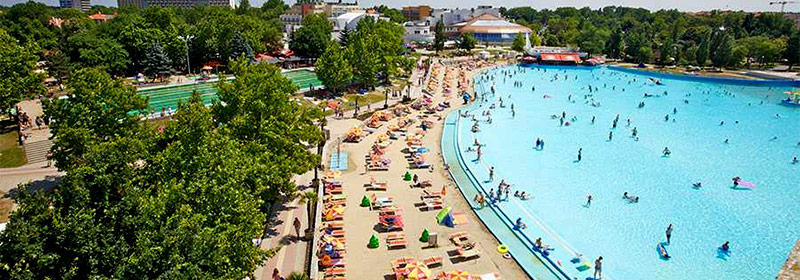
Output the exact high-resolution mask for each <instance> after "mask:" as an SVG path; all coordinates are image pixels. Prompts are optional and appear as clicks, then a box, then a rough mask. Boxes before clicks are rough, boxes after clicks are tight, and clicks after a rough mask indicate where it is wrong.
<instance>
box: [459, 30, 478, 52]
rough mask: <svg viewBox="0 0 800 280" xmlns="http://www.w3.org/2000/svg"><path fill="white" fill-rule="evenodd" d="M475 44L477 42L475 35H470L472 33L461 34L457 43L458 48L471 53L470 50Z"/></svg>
mask: <svg viewBox="0 0 800 280" xmlns="http://www.w3.org/2000/svg"><path fill="white" fill-rule="evenodd" d="M477 43H478V40H477V39H475V35H472V33H464V34H461V39H460V40H459V42H458V47H459V48H461V49H463V50H465V51H467V52H471V51H472V49H474V48H475V44H477Z"/></svg>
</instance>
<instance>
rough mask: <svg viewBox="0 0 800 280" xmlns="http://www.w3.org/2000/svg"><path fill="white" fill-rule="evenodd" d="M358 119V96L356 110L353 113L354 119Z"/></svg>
mask: <svg viewBox="0 0 800 280" xmlns="http://www.w3.org/2000/svg"><path fill="white" fill-rule="evenodd" d="M357 117H358V95H356V110H355V111H353V118H357Z"/></svg>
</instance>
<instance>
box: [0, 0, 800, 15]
mask: <svg viewBox="0 0 800 280" xmlns="http://www.w3.org/2000/svg"><path fill="white" fill-rule="evenodd" d="M25 1H27V0H0V5H3V6H9V5H13V4H16V3H19V2H25ZM36 1H38V2H43V3H46V4H48V5H53V6H57V5H58V0H36ZM237 1H238V0H237ZM264 1H265V0H250V3H251V4H252V5H253V6H261V3H263V2H264ZM284 1H285V2H286V3H289V4H291V3H294V2H295V0H284ZM328 1H336V0H328ZM345 1H348V0H345ZM349 1H353V0H349ZM770 1H774V0H548V1H535V0H534V1H531V0H436V1H431V0H361V1H359V4H361V6H362V7H371V6H374V5H381V4H383V5H387V6H390V7H394V8H399V7H402V6H413V5H431V6H433V7H434V8H471V7H475V6H478V5H492V6H497V7H500V6H504V7H521V6H532V7H534V8H536V9H544V8H550V9H552V8H556V7H565V6H571V7H578V8H581V7H586V6H588V7H590V8H600V7H605V6H612V5H614V6H628V7H642V8H646V9H650V10H658V9H678V10H681V11H707V10H714V9H721V10H744V11H751V12H752V11H780V5H773V6H770V5H769V2H770ZM432 2H435V4H431V3H432ZM92 4H99V5H105V6H116V5H117V1H116V0H92ZM786 11H787V12H800V2H799V3H795V4H787V5H786Z"/></svg>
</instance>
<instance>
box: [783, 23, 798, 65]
mask: <svg viewBox="0 0 800 280" xmlns="http://www.w3.org/2000/svg"><path fill="white" fill-rule="evenodd" d="M785 56H786V62H788V63H789V69H792V66H794V65H795V64H798V63H800V33H798V32H795V33H794V34H792V37H789V41H787V42H786V54H785Z"/></svg>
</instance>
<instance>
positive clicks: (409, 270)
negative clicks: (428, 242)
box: [402, 262, 431, 280]
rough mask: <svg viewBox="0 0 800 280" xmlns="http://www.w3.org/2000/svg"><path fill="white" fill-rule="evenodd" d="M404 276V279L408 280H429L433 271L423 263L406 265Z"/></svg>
mask: <svg viewBox="0 0 800 280" xmlns="http://www.w3.org/2000/svg"><path fill="white" fill-rule="evenodd" d="M402 275H403V276H404V277H402V279H408V280H419V279H428V277H430V275H431V270H430V269H428V267H427V266H425V264H423V263H420V262H414V263H409V264H406V266H405V267H404V268H403V272H402Z"/></svg>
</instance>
